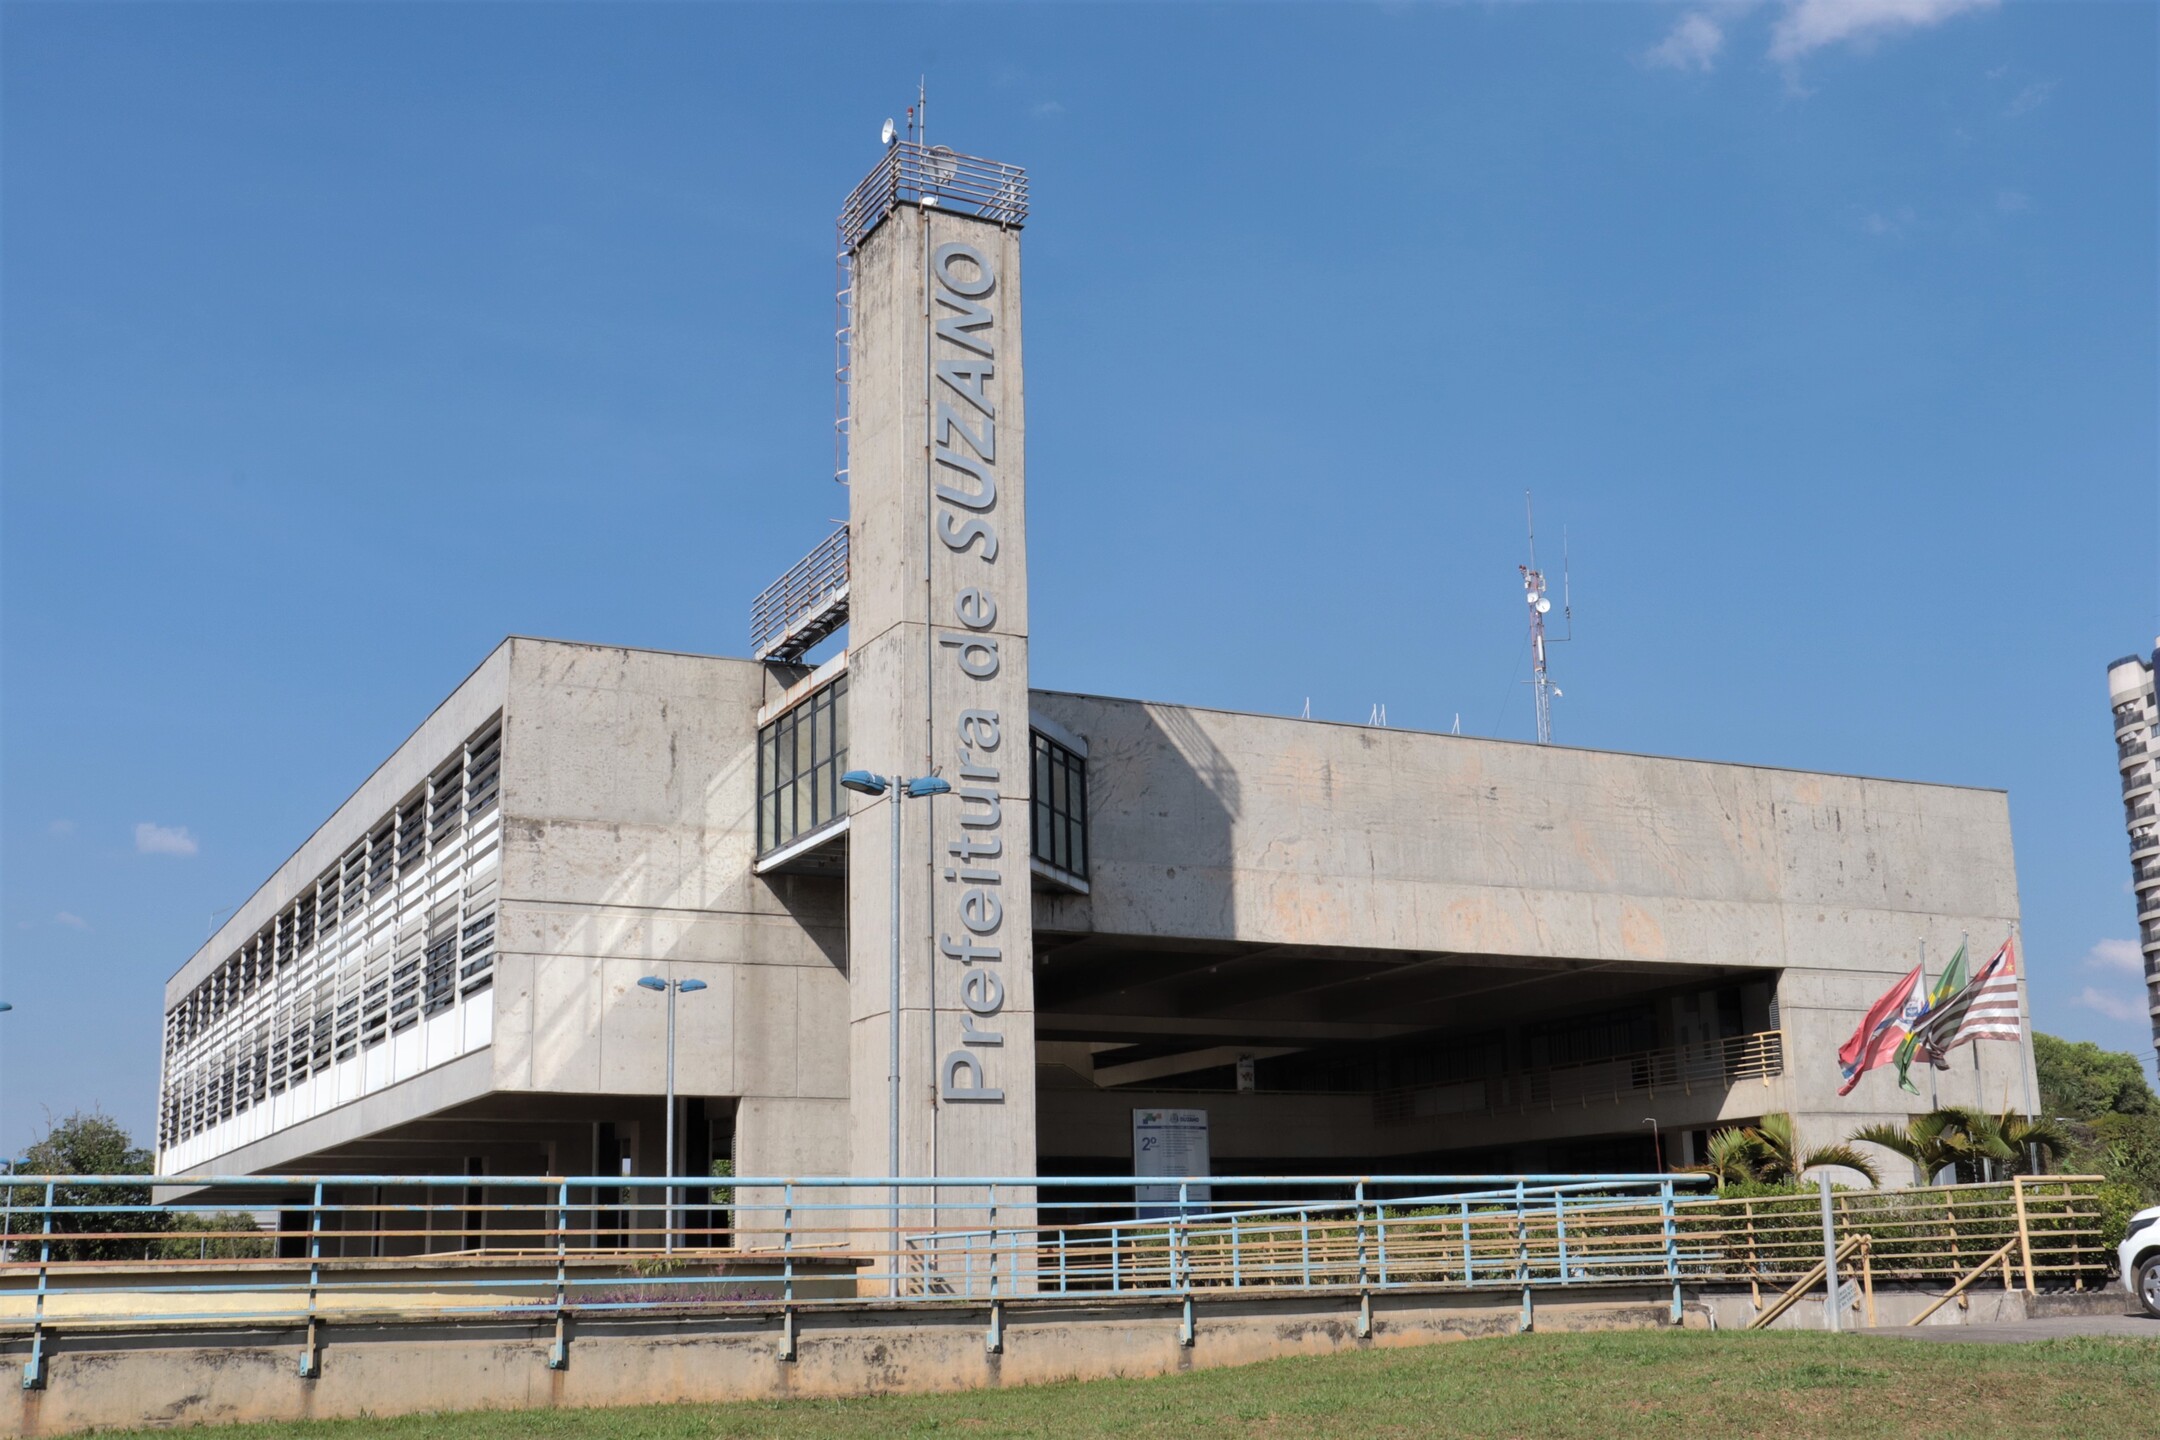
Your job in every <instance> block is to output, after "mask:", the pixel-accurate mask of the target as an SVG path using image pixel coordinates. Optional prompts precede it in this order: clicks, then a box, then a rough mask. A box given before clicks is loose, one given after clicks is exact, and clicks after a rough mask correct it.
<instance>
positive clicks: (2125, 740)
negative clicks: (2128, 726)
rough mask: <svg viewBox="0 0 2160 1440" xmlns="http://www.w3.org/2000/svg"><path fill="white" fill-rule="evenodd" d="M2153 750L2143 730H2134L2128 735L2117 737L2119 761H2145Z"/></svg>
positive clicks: (2116, 745)
mask: <svg viewBox="0 0 2160 1440" xmlns="http://www.w3.org/2000/svg"><path fill="white" fill-rule="evenodd" d="M2151 749H2152V745H2151V742H2150V741H2148V740H2147V738H2146V736H2145V732H2144V731H2143V730H2133V731H2131V732H2130V733H2129V734H2127V735H2118V736H2117V737H2115V755H2116V758H2117V759H2120V760H2129V759H2133V758H2135V759H2143V758H2144V757H2145V755H2146V754H2147V752H2149V751H2150V750H2151Z"/></svg>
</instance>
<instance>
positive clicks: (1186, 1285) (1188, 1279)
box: [1170, 1180, 1193, 1348]
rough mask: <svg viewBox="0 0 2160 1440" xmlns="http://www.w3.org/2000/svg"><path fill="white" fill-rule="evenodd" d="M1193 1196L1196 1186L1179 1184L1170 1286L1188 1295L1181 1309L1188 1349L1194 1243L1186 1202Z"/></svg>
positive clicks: (1180, 1337)
mask: <svg viewBox="0 0 2160 1440" xmlns="http://www.w3.org/2000/svg"><path fill="white" fill-rule="evenodd" d="M1191 1196H1192V1182H1191V1181H1190V1180H1180V1181H1178V1187H1177V1214H1178V1218H1177V1224H1176V1226H1175V1227H1174V1228H1172V1230H1171V1232H1170V1240H1171V1243H1170V1283H1171V1284H1173V1285H1175V1286H1178V1287H1179V1288H1180V1289H1182V1290H1183V1291H1184V1296H1183V1303H1182V1304H1181V1305H1179V1307H1178V1310H1179V1315H1178V1344H1180V1345H1183V1346H1186V1347H1187V1348H1190V1347H1191V1345H1192V1343H1193V1297H1192V1253H1191V1251H1190V1250H1189V1249H1188V1248H1187V1247H1188V1246H1189V1245H1190V1243H1191V1241H1190V1237H1188V1236H1187V1234H1186V1230H1185V1225H1186V1220H1185V1217H1186V1214H1187V1205H1186V1202H1187V1201H1188V1200H1190V1199H1191Z"/></svg>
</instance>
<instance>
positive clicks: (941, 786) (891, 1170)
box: [840, 770, 952, 1294]
mask: <svg viewBox="0 0 2160 1440" xmlns="http://www.w3.org/2000/svg"><path fill="white" fill-rule="evenodd" d="M840 784H841V785H842V786H843V787H845V788H846V789H849V790H853V791H854V792H855V793H856V794H858V795H872V796H876V795H883V794H884V793H885V792H886V791H888V790H891V791H893V795H892V799H891V801H890V802H889V803H890V804H891V806H892V849H891V851H890V852H889V853H888V854H887V855H886V857H885V859H886V866H887V869H888V871H889V872H890V874H891V877H892V884H891V892H892V899H891V905H890V907H889V916H888V919H887V923H886V931H887V936H886V938H887V940H888V942H889V945H888V949H887V955H886V977H885V978H886V981H887V991H888V994H887V998H886V1005H885V1027H886V1050H887V1066H886V1069H887V1072H888V1073H887V1075H886V1079H885V1088H886V1111H887V1113H886V1120H885V1173H886V1174H887V1175H889V1176H891V1177H892V1178H893V1179H894V1180H898V1179H899V1178H900V802H901V800H903V799H908V800H927V799H929V798H930V797H931V796H933V795H947V794H950V793H951V792H952V785H951V783H950V782H948V781H945V780H941V779H939V778H938V777H937V776H935V775H922V776H918V777H916V778H915V779H913V780H902V779H900V778H898V777H897V776H885V775H879V774H876V773H874V772H872V771H869V770H850V771H848V772H847V773H846V774H845V775H842V776H841V777H840ZM931 1023H932V1024H933V1025H934V1024H936V1023H937V1017H935V1016H932V1017H931ZM892 1231H893V1234H892V1243H893V1256H892V1285H893V1291H894V1293H895V1294H897V1293H899V1289H900V1187H899V1186H898V1185H897V1184H896V1185H894V1186H893V1187H892Z"/></svg>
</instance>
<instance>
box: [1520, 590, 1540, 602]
mask: <svg viewBox="0 0 2160 1440" xmlns="http://www.w3.org/2000/svg"><path fill="white" fill-rule="evenodd" d="M1523 598H1524V599H1525V600H1527V601H1529V602H1530V603H1531V604H1532V605H1535V604H1537V603H1538V601H1540V600H1542V599H1544V598H1545V597H1544V596H1542V595H1540V594H1538V592H1537V591H1535V590H1532V591H1531V592H1530V593H1529V594H1528V595H1525V596H1524V597H1523Z"/></svg>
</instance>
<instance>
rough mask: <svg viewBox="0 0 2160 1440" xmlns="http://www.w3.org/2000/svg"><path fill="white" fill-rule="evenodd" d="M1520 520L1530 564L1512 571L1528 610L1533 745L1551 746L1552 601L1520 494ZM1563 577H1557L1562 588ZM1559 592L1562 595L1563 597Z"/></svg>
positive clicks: (1533, 521)
mask: <svg viewBox="0 0 2160 1440" xmlns="http://www.w3.org/2000/svg"><path fill="white" fill-rule="evenodd" d="M1523 520H1524V522H1525V523H1526V524H1527V526H1528V528H1529V531H1530V563H1529V564H1528V565H1518V566H1516V567H1515V568H1516V569H1517V570H1520V571H1521V572H1522V583H1523V599H1524V600H1525V601H1527V602H1529V606H1530V689H1531V692H1532V694H1533V695H1535V696H1536V699H1537V743H1538V744H1540V745H1550V744H1552V702H1553V701H1554V700H1556V699H1558V698H1559V695H1560V687H1559V686H1557V685H1555V684H1553V683H1552V676H1551V675H1549V674H1548V673H1546V669H1545V616H1546V615H1547V614H1548V613H1550V612H1551V610H1552V601H1551V600H1550V599H1549V598H1547V596H1546V594H1545V572H1544V571H1542V570H1540V569H1538V568H1537V516H1536V513H1535V512H1534V511H1533V510H1532V509H1531V505H1530V492H1529V491H1527V490H1525V491H1523ZM1566 578H1567V577H1566V575H1565V574H1563V575H1562V577H1561V580H1562V584H1563V586H1564V585H1565V583H1566ZM1564 593H1565V592H1564V590H1563V595H1564ZM1573 608H1574V607H1573V606H1569V608H1568V610H1567V611H1565V612H1563V614H1564V615H1565V616H1566V618H1567V620H1568V629H1569V632H1570V634H1571V635H1572V633H1573V631H1574V619H1575V617H1574V614H1573Z"/></svg>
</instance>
